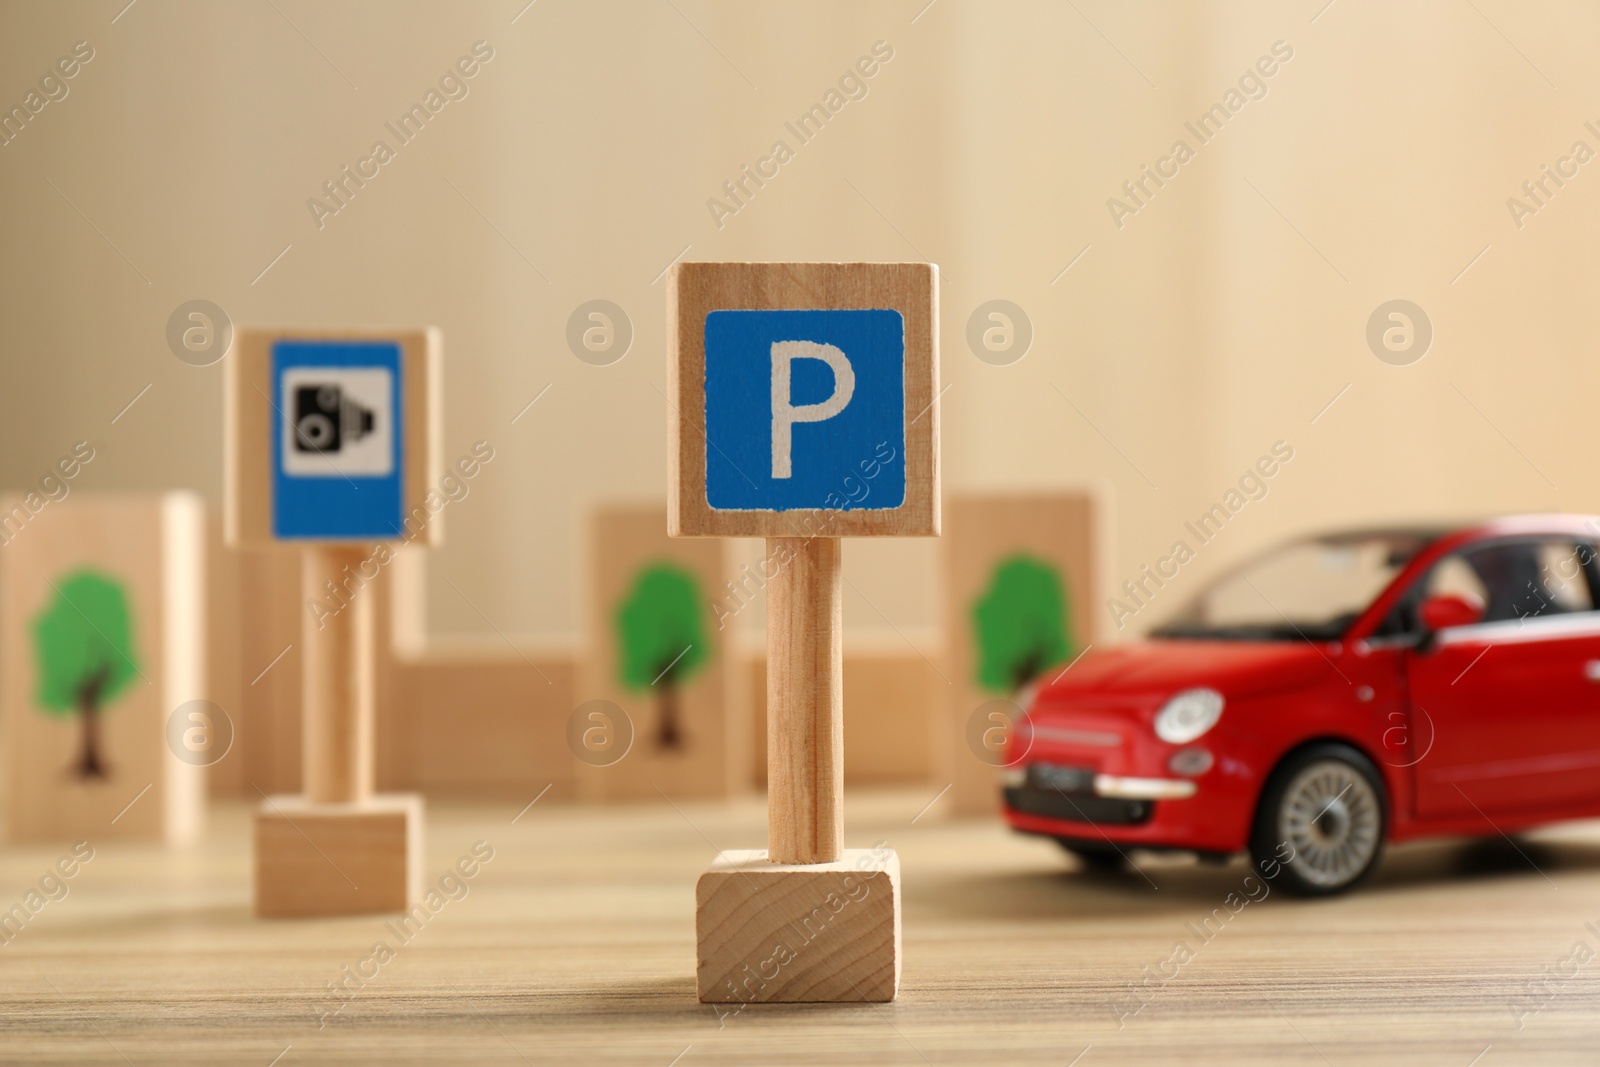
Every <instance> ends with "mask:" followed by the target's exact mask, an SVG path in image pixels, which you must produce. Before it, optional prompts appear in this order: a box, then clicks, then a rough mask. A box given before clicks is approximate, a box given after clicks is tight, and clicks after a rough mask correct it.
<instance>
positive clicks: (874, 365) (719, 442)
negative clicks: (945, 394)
mask: <svg viewBox="0 0 1600 1067" xmlns="http://www.w3.org/2000/svg"><path fill="white" fill-rule="evenodd" d="M905 351H906V343H905V319H904V318H903V317H902V316H901V314H900V312H898V311H895V310H892V309H881V308H874V309H858V310H829V311H824V310H819V311H712V312H710V313H709V314H707V315H706V326H705V372H706V381H705V397H706V442H707V445H708V447H707V449H706V502H707V503H708V504H709V505H710V506H711V507H712V508H713V509H716V510H719V511H795V510H804V509H817V508H833V509H837V510H840V511H853V510H873V509H887V508H897V507H900V506H901V505H902V504H903V503H905V497H906V468H905V438H906V397H905ZM868 469H870V470H872V471H873V476H872V479H871V483H870V486H866V485H865V484H864V483H863V481H862V478H861V472H862V471H863V470H868Z"/></svg>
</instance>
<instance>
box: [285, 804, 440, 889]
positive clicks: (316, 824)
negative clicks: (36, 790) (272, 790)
mask: <svg viewBox="0 0 1600 1067" xmlns="http://www.w3.org/2000/svg"><path fill="white" fill-rule="evenodd" d="M255 831H256V833H255V852H256V855H255V861H256V914H257V915H258V916H261V917H262V918H304V917H309V916H316V915H366V914H372V913H379V912H386V911H404V910H406V908H408V907H410V906H411V903H412V902H413V901H415V900H418V899H420V898H421V896H422V797H420V796H419V795H417V794H415V793H392V794H380V795H378V796H375V797H373V798H372V799H371V800H368V801H363V802H361V803H356V804H312V803H310V802H308V801H307V800H306V798H305V797H303V796H279V797H269V798H267V800H266V801H265V802H264V803H263V804H262V805H261V807H260V808H259V809H257V811H256V827H255Z"/></svg>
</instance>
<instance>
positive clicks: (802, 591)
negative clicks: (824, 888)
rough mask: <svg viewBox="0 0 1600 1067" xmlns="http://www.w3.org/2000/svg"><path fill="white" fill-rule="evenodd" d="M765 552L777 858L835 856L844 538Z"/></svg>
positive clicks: (772, 544) (772, 845)
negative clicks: (771, 566)
mask: <svg viewBox="0 0 1600 1067" xmlns="http://www.w3.org/2000/svg"><path fill="white" fill-rule="evenodd" d="M767 558H768V559H771V560H774V561H775V562H776V563H777V567H776V571H777V573H776V574H775V575H774V576H773V577H772V578H770V579H769V580H768V581H767V825H768V841H769V844H768V848H769V849H770V850H771V858H772V862H774V863H832V862H834V861H836V860H838V858H839V850H840V848H842V847H843V841H844V663H843V660H844V645H843V634H844V623H843V617H842V609H843V593H842V588H843V586H842V583H841V579H842V577H843V571H842V568H841V563H840V545H839V542H838V540H837V539H835V538H827V537H795V538H780V537H773V538H769V539H768V540H767Z"/></svg>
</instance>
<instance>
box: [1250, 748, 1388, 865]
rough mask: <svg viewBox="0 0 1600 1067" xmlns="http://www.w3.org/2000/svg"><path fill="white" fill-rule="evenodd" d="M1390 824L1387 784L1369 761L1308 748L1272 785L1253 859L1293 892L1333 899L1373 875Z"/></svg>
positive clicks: (1349, 751) (1260, 814)
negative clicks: (1384, 786)
mask: <svg viewBox="0 0 1600 1067" xmlns="http://www.w3.org/2000/svg"><path fill="white" fill-rule="evenodd" d="M1387 823H1388V803H1387V798H1386V797H1385V795H1384V788H1383V779H1382V778H1381V777H1380V776H1379V774H1378V770H1377V768H1376V767H1374V766H1373V765H1372V761H1371V760H1369V759H1367V758H1366V757H1365V756H1363V755H1362V754H1361V753H1359V752H1357V751H1356V750H1355V749H1353V748H1351V747H1350V746H1349V745H1342V744H1338V743H1334V742H1329V743H1324V744H1316V745H1311V746H1309V747H1307V748H1305V749H1303V750H1301V751H1300V752H1297V753H1295V754H1294V755H1292V756H1290V757H1289V759H1287V760H1286V761H1285V762H1284V763H1283V764H1282V765H1281V766H1280V767H1279V768H1278V769H1277V771H1275V772H1274V773H1273V775H1272V778H1271V779H1270V780H1269V781H1268V783H1267V787H1266V789H1265V790H1264V791H1263V792H1262V796H1261V806H1260V808H1259V810H1258V811H1257V814H1256V825H1255V830H1254V833H1253V834H1252V835H1251V841H1250V856H1251V859H1253V860H1254V861H1255V866H1256V869H1257V870H1258V871H1260V872H1261V873H1262V874H1263V875H1264V876H1266V877H1268V878H1270V879H1273V880H1274V881H1276V882H1277V883H1278V884H1279V885H1281V886H1282V887H1283V888H1284V889H1287V890H1289V891H1290V892H1291V893H1295V894H1297V895H1299V896H1330V895H1332V894H1334V893H1342V892H1344V891H1345V890H1347V889H1349V888H1351V887H1352V886H1354V885H1356V884H1357V883H1359V882H1360V881H1361V880H1362V879H1363V878H1365V877H1367V875H1369V874H1371V873H1372V870H1373V868H1374V867H1376V866H1377V863H1378V857H1379V856H1380V855H1381V854H1382V852H1383V840H1384V833H1385V830H1386V829H1387Z"/></svg>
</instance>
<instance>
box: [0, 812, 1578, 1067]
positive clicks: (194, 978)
mask: <svg viewBox="0 0 1600 1067" xmlns="http://www.w3.org/2000/svg"><path fill="white" fill-rule="evenodd" d="M932 792H933V791H932V790H929V791H928V793H929V795H928V796H924V795H918V794H913V793H875V794H865V795H854V794H852V795H851V796H849V797H848V798H847V801H846V843H847V844H848V845H849V846H851V847H864V846H870V845H873V844H876V843H877V842H879V841H886V842H888V843H889V844H890V845H891V846H892V847H894V848H895V849H897V850H898V851H899V854H900V857H901V861H902V864H903V866H904V878H905V898H904V906H905V949H904V950H905V966H904V980H903V984H902V989H901V994H900V999H899V1000H898V1001H897V1002H895V1003H893V1004H890V1005H854V1006H838V1007H834V1006H816V1005H806V1006H752V1007H748V1008H745V1009H743V1010H742V1011H740V1012H738V1013H737V1014H735V1015H731V1016H730V1017H727V1018H719V1015H718V1012H719V1010H722V1011H725V1010H726V1009H725V1008H724V1009H717V1008H713V1007H710V1006H704V1005H700V1004H697V1003H696V1002H695V999H694V925H693V915H694V881H695V878H696V876H697V875H698V874H699V872H700V871H701V870H702V868H704V867H705V865H706V864H707V862H708V861H709V860H710V858H711V856H712V855H713V853H714V851H715V849H716V848H750V847H761V846H762V845H763V844H764V840H763V839H764V836H765V826H764V811H763V808H762V806H761V804H760V803H759V802H758V801H754V800H752V801H748V802H744V803H740V804H737V805H733V806H731V807H730V806H722V805H711V804H704V803H693V804H691V803H679V804H678V805H677V806H676V808H675V807H673V806H670V805H668V804H658V805H654V806H648V807H628V808H603V809H600V808H580V807H571V806H568V807H560V806H556V805H554V804H545V803H539V804H535V805H534V806H533V807H531V808H529V809H527V810H526V812H525V813H523V814H522V815H521V816H520V817H519V818H516V820H515V822H513V817H516V816H518V808H520V807H521V805H520V804H511V805H506V806H505V807H503V808H492V807H485V806H476V807H461V806H451V805H445V804H432V805H430V806H429V811H428V822H427V857H426V865H425V875H424V877H425V882H426V883H429V884H432V885H434V886H438V884H439V882H440V879H441V877H444V876H445V875H446V872H447V871H449V870H450V869H451V868H452V866H453V865H454V864H455V863H456V862H457V860H459V859H461V858H462V857H469V858H470V856H471V853H472V850H473V846H474V843H475V842H479V841H482V842H486V843H487V846H488V847H490V848H492V849H493V859H491V860H489V861H488V862H487V863H483V864H482V865H481V866H480V867H479V869H478V870H477V872H476V874H475V876H474V877H473V878H471V879H470V880H463V881H461V882H459V883H456V882H449V881H447V883H446V885H445V889H446V890H450V891H451V892H452V893H453V896H454V898H452V897H451V896H448V895H444V894H441V896H440V897H439V898H437V903H438V907H437V910H436V911H435V912H434V913H433V914H432V915H431V917H430V918H429V919H428V920H427V922H426V924H425V925H424V924H419V925H418V926H417V927H416V928H414V929H413V930H411V931H410V932H409V938H410V939H409V940H404V939H403V938H402V937H400V936H398V935H397V933H396V931H395V929H394V927H393V926H391V925H388V923H387V921H386V920H385V919H383V918H377V917H367V918H359V919H329V920H315V921H287V920H278V921H257V920H255V919H252V918H251V916H250V907H249V904H250V902H249V889H248V885H249V877H248V876H249V862H250V860H249V840H248V832H249V824H248V820H247V812H246V810H245V809H244V808H243V807H242V806H235V807H222V808H220V809H217V810H214V811H213V813H212V818H211V822H210V826H209V828H208V832H207V836H206V840H205V843H204V844H202V845H199V846H196V847H194V848H191V849H188V850H174V851H166V850H163V849H160V848H155V847H147V846H136V845H129V844H115V843H110V842H107V843H104V844H98V845H94V848H95V853H94V858H93V859H92V860H91V861H89V862H88V863H87V864H85V865H84V866H82V868H81V869H80V870H79V871H78V872H77V874H76V876H75V877H74V878H73V879H71V880H70V881H68V882H66V883H65V887H66V895H65V896H64V897H61V899H58V900H53V901H50V902H49V903H47V904H45V905H44V906H43V907H42V908H40V909H39V911H38V913H37V914H36V915H34V916H33V918H32V920H31V922H29V923H28V925H27V926H26V927H24V928H23V929H22V931H21V932H20V933H19V934H17V935H16V936H15V937H14V938H12V939H11V940H10V942H9V943H7V944H4V945H0V1062H3V1063H62V1064H69V1063H70V1064H88V1063H107V1064H127V1063H131V1064H181V1063H207V1064H210V1063H238V1064H253V1065H256V1067H267V1065H268V1064H272V1063H274V1062H276V1063H277V1064H280V1065H282V1067H291V1065H294V1064H302V1063H341V1064H354V1063H385V1064H413V1063H415V1064H422V1063H444V1062H454V1063H472V1064H478V1063H483V1064H490V1063H494V1064H518V1063H581V1064H584V1065H585V1067H599V1065H603V1064H645V1065H656V1067H668V1065H671V1064H674V1063H675V1064H679V1065H681V1067H694V1065H697V1064H708V1063H721V1064H761V1065H765V1064H824V1063H825V1064H877V1063H906V1064H923V1063H926V1064H954V1063H981V1064H993V1063H1037V1064H1054V1065H1057V1067H1065V1065H1068V1064H1072V1063H1077V1064H1079V1065H1081V1067H1096V1065H1097V1064H1111V1063H1150V1064H1169V1063H1226V1064H1252V1063H1273V1064H1280V1063H1312V1064H1322V1063H1326V1064H1330V1065H1344V1064H1357V1063H1399V1062H1415V1063H1422V1064H1439V1065H1443V1067H1469V1065H1471V1064H1479V1065H1481V1067H1496V1065H1500V1064H1508V1063H1527V1064H1552V1063H1581V1064H1595V1063H1600V959H1594V958H1591V957H1593V956H1596V955H1600V825H1596V824H1593V823H1590V824H1582V825H1575V826H1568V827H1563V828H1558V829H1554V830H1550V831H1545V832H1543V833H1540V834H1536V835H1534V836H1532V837H1531V838H1528V839H1521V840H1519V841H1517V842H1516V843H1515V844H1513V843H1511V842H1508V841H1506V840H1504V839H1500V838H1496V839H1494V840H1491V841H1484V842H1478V843H1473V844H1460V843H1458V844H1449V845H1427V846H1416V847H1411V848H1406V849H1402V850H1399V851H1397V852H1395V853H1393V854H1391V855H1390V856H1389V857H1388V859H1387V860H1386V862H1385V864H1384V867H1383V869H1382V871H1381V872H1380V873H1379V876H1378V877H1377V879H1376V880H1375V881H1374V882H1373V883H1371V884H1369V885H1368V886H1367V887H1366V888H1365V889H1363V890H1361V891H1359V892H1357V893H1355V894H1353V895H1351V896H1349V897H1346V898H1342V899H1338V900H1333V901H1323V902H1312V903H1308V902H1304V901H1298V900H1292V899H1290V898H1288V897H1287V896H1285V895H1283V894H1282V893H1279V892H1276V891H1270V892H1269V893H1268V894H1267V895H1266V896H1264V897H1262V899H1260V900H1259V901H1252V902H1250V903H1247V904H1243V905H1240V904H1238V901H1239V900H1240V899H1243V897H1244V893H1245V890H1247V889H1249V890H1251V891H1252V892H1253V893H1254V894H1255V895H1256V896H1258V897H1260V896H1261V889H1260V888H1259V884H1257V885H1255V886H1253V887H1252V886H1246V885H1245V884H1244V879H1245V877H1246V875H1247V874H1248V871H1247V869H1246V868H1245V867H1244V866H1242V864H1236V865H1234V866H1231V867H1220V868H1219V867H1202V866H1197V865H1194V864H1190V863H1184V862H1179V861H1177V860H1174V859H1160V860H1157V859H1153V858H1150V859H1147V860H1145V861H1142V862H1141V864H1140V866H1141V868H1142V871H1143V873H1142V874H1141V873H1138V872H1136V871H1131V870H1130V871H1128V872H1127V873H1124V874H1117V875H1105V874H1084V873H1078V872H1076V871H1075V870H1074V869H1073V864H1072V863H1071V862H1070V861H1069V860H1067V859H1066V858H1065V857H1064V856H1063V855H1061V854H1060V853H1058V851H1057V849H1056V848H1055V846H1054V845H1053V844H1052V843H1050V842H1048V841H1041V840H1035V839H1030V838H1023V837H1020V836H1017V835H1014V834H1011V833H1009V832H1008V831H1005V830H1003V829H1001V828H1000V826H999V825H998V823H996V822H988V821H974V822H941V821H938V820H937V818H936V816H935V815H934V814H929V815H925V816H923V817H922V818H920V819H919V820H918V821H917V822H916V823H915V824H913V822H912V819H913V817H914V816H916V815H917V813H918V811H919V809H921V808H922V807H923V805H924V804H925V803H927V801H928V800H929V799H930V796H931V794H932ZM92 843H93V842H92V841H91V844H92ZM479 850H480V853H481V852H482V851H483V850H484V846H479ZM65 851H66V848H65V846H64V845H63V846H62V847H40V846H34V845H30V846H26V847H23V846H16V845H7V846H5V847H4V848H3V850H0V909H9V908H10V907H11V905H12V904H13V903H17V902H19V901H22V900H23V898H24V894H25V893H26V892H27V891H28V889H29V887H30V886H37V884H38V882H39V880H40V878H41V877H42V876H44V875H45V874H46V872H47V871H48V870H49V869H50V868H51V866H52V865H53V864H54V863H55V862H56V860H57V859H58V857H60V856H61V855H62V854H63V853H64V852H65ZM46 888H47V889H53V891H54V892H55V893H56V895H58V896H59V895H60V888H59V887H55V886H53V885H47V886H46ZM1230 893H1239V894H1240V896H1239V897H1236V898H1235V904H1234V907H1236V908H1237V909H1238V910H1237V911H1232V910H1230V909H1229V907H1228V904H1227V899H1228V895H1229V894H1230ZM1214 909H1220V911H1217V912H1216V913H1215V916H1214V917H1213V918H1212V920H1211V924H1210V927H1209V928H1204V927H1202V923H1203V922H1204V920H1205V919H1206V917H1207V916H1212V915H1213V913H1214ZM1223 917H1225V918H1223ZM1590 923H1592V924H1594V925H1593V926H1592V927H1591V926H1589V925H1586V924H1590ZM379 942H383V943H384V944H385V945H386V946H387V949H388V950H389V951H388V952H386V953H380V954H378V955H376V956H375V955H374V948H375V945H377V944H378V943H379ZM1180 942H1181V943H1183V944H1184V945H1185V946H1186V949H1187V951H1175V946H1176V945H1178V944H1179V943H1180ZM1579 946H1582V947H1581V948H1580V947H1579ZM358 972H365V974H366V975H368V976H369V977H365V978H361V977H358V976H357V975H358ZM1147 975H1148V976H1151V977H1150V980H1149V982H1148V985H1147V986H1144V987H1141V988H1140V990H1139V992H1137V993H1136V991H1135V986H1136V984H1137V983H1140V982H1143V981H1144V980H1145V979H1146V976H1147ZM341 980H343V981H344V982H345V984H346V985H347V986H348V987H349V989H350V992H348V993H344V992H330V989H331V988H332V986H333V985H334V984H335V983H338V982H340V981H341ZM1141 1001H1142V1005H1143V1006H1142V1008H1140V1004H1141ZM1119 1005H1120V1007H1119ZM1136 1008H1137V1009H1139V1010H1137V1012H1136V1013H1135V1011H1134V1009H1136ZM1123 1013H1126V1014H1123ZM275 1057H277V1059H276V1060H275V1059H274V1058H275Z"/></svg>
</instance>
